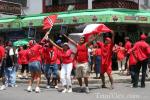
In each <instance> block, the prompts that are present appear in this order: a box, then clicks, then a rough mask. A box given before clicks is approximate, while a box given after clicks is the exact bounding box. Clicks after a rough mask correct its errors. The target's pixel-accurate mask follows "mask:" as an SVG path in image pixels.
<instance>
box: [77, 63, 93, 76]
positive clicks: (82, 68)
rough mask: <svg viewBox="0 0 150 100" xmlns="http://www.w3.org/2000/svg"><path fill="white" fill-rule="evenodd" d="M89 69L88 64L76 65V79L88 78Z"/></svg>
mask: <svg viewBox="0 0 150 100" xmlns="http://www.w3.org/2000/svg"><path fill="white" fill-rule="evenodd" d="M89 75H90V69H89V65H88V63H78V64H77V66H76V77H77V78H84V77H89Z"/></svg>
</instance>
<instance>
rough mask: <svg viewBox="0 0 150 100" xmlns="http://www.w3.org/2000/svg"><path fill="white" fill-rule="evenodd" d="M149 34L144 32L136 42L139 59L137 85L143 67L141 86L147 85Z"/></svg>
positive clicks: (134, 49)
mask: <svg viewBox="0 0 150 100" xmlns="http://www.w3.org/2000/svg"><path fill="white" fill-rule="evenodd" d="M146 38H147V36H146V35H145V34H142V35H141V36H140V41H137V42H136V43H135V44H134V47H133V49H132V50H133V51H135V52H136V56H137V60H138V66H137V67H138V72H137V75H136V84H135V85H136V86H138V81H139V73H140V69H141V68H142V79H141V87H142V88H144V87H145V77H146V70H147V64H148V58H149V44H148V43H146V41H145V40H146Z"/></svg>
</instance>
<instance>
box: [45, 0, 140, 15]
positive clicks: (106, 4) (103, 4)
mask: <svg viewBox="0 0 150 100" xmlns="http://www.w3.org/2000/svg"><path fill="white" fill-rule="evenodd" d="M74 5H75V9H76V10H83V9H87V8H88V7H87V4H74ZM68 6H69V4H68V5H58V6H47V7H45V11H43V12H62V11H67V8H68ZM99 8H127V9H138V8H139V5H138V3H136V2H134V1H128V0H106V1H105V0H104V1H99V2H93V9H99Z"/></svg>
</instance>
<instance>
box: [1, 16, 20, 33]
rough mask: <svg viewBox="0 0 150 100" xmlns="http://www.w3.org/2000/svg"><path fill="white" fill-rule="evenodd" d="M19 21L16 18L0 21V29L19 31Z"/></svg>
mask: <svg viewBox="0 0 150 100" xmlns="http://www.w3.org/2000/svg"><path fill="white" fill-rule="evenodd" d="M21 27H22V25H21V21H20V20H19V19H17V18H5V19H0V29H1V30H3V29H19V28H21Z"/></svg>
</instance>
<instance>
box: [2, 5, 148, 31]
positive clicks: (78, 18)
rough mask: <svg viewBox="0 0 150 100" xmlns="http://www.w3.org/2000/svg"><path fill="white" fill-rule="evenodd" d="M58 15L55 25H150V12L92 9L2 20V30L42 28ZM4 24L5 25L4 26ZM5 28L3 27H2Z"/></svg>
mask: <svg viewBox="0 0 150 100" xmlns="http://www.w3.org/2000/svg"><path fill="white" fill-rule="evenodd" d="M52 14H58V18H57V21H56V23H55V25H65V24H82V23H97V22H98V23H136V24H140V23H144V24H150V11H145V10H130V9H115V8H114V9H92V10H74V11H68V12H58V13H45V14H37V15H29V16H22V19H13V18H12V19H4V20H3V19H2V20H1V19H0V29H3V28H10V27H8V26H11V28H21V27H29V26H30V25H32V26H34V27H42V26H43V19H44V18H45V17H46V16H49V15H52ZM3 24H4V25H3ZM10 24H12V25H10ZM1 26H3V27H1Z"/></svg>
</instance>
